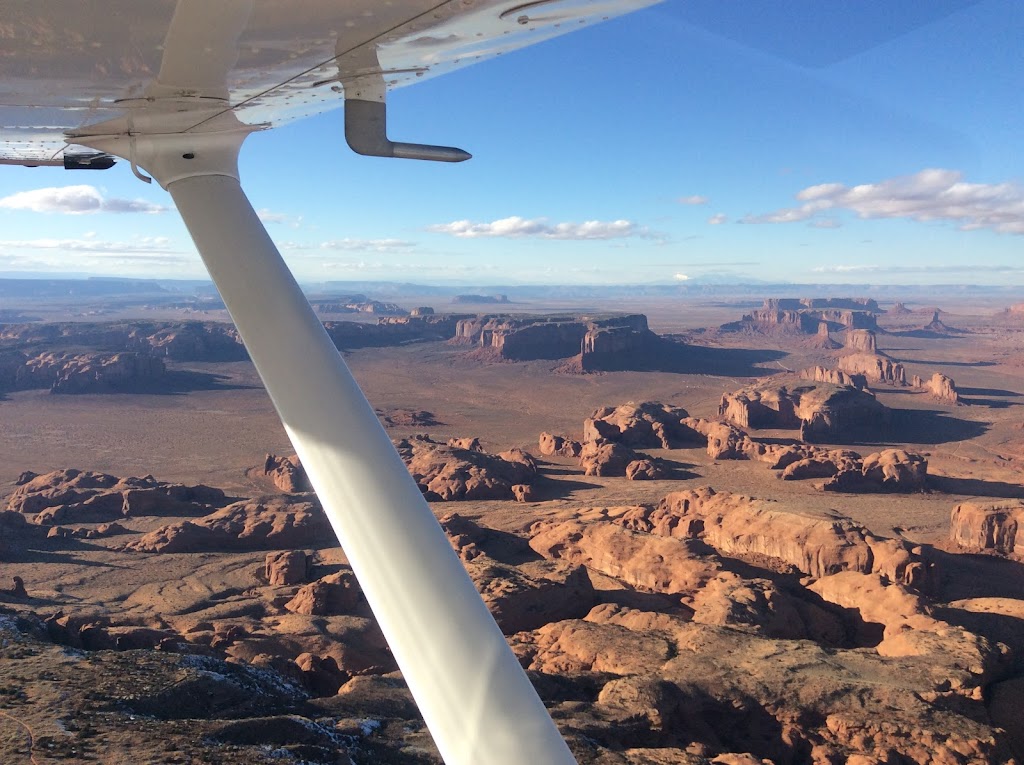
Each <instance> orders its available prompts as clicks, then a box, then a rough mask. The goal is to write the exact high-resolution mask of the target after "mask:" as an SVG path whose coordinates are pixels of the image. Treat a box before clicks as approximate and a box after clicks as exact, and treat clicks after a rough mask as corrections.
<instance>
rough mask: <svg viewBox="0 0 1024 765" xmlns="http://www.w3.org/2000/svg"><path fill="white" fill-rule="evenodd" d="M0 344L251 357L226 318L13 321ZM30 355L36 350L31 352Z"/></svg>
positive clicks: (196, 357) (192, 357) (177, 356)
mask: <svg viewBox="0 0 1024 765" xmlns="http://www.w3.org/2000/svg"><path fill="white" fill-rule="evenodd" d="M0 343H2V344H3V345H5V346H15V347H18V348H21V349H23V350H24V349H31V348H36V349H37V352H38V351H43V350H47V351H53V350H60V349H63V348H66V349H68V350H69V351H73V352H75V353H80V352H81V351H82V349H86V348H87V349H91V350H93V351H103V352H110V353H117V352H120V351H134V352H141V353H149V354H150V355H153V356H160V357H164V358H167V359H171V360H174V361H240V360H243V359H246V358H248V355H247V354H246V351H245V348H244V347H243V346H242V343H241V341H240V340H239V338H238V333H237V332H236V331H235V328H234V327H233V326H232V325H231V324H227V323H223V322H203V321H183V322H152V321H114V322H67V323H53V324H50V323H39V324H9V325H6V326H4V327H3V328H0ZM28 353H29V355H31V354H32V351H31V350H29V351H28Z"/></svg>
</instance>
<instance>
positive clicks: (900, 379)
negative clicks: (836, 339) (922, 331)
mask: <svg viewBox="0 0 1024 765" xmlns="http://www.w3.org/2000/svg"><path fill="white" fill-rule="evenodd" d="M839 369H840V370H842V371H843V372H846V373H847V374H849V375H861V376H862V377H864V378H865V379H866V380H868V381H869V382H880V383H886V384H888V385H900V386H902V385H906V384H907V372H906V370H905V369H904V368H903V365H902V364H901V363H899V362H898V361H893V360H892V359H890V358H889V357H888V356H883V355H882V354H880V353H851V354H850V355H848V356H840V357H839Z"/></svg>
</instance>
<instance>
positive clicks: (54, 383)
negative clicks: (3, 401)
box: [14, 352, 166, 393]
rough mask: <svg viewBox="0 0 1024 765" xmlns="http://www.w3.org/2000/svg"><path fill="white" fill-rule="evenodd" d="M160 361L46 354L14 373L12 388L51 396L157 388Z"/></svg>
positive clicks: (136, 355)
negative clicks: (42, 390)
mask: <svg viewBox="0 0 1024 765" xmlns="http://www.w3.org/2000/svg"><path fill="white" fill-rule="evenodd" d="M165 372H166V369H165V367H164V363H163V361H161V360H160V359H159V358H156V357H155V356H149V355H147V354H143V353H134V352H122V353H113V354H109V353H82V354H73V353H63V352H49V353H41V354H39V355H38V356H35V357H33V358H30V359H28V360H27V361H26V362H25V365H24V366H23V367H21V368H19V369H18V370H17V371H16V373H15V379H14V387H16V388H21V389H28V388H49V389H50V392H51V393H110V392H119V391H137V390H146V389H150V388H153V387H154V386H157V385H159V384H160V383H161V382H162V381H163V378H164V374H165Z"/></svg>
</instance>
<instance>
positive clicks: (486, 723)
mask: <svg viewBox="0 0 1024 765" xmlns="http://www.w3.org/2000/svg"><path fill="white" fill-rule="evenodd" d="M654 1H655V0H539V1H538V2H530V3H526V4H523V3H522V2H521V1H520V2H516V0H512V1H510V0H440V1H439V0H390V1H389V2H387V3H381V2H379V0H346V2H345V3H339V2H337V0H304V2H303V3H299V4H296V3H293V2H288V1H285V0H218V2H216V3H210V2H208V0H177V2H175V3H171V2H170V0H106V2H108V3H110V4H111V6H112V7H114V8H116V11H112V12H111V14H110V15H109V16H108V17H105V18H104V19H103V20H102V23H101V22H99V21H97V20H96V19H94V18H93V15H90V14H93V11H92V10H90V9H91V8H92V5H93V4H80V3H76V2H73V1H72V0H35V2H33V3H32V4H29V5H24V4H19V5H18V6H17V8H16V9H15V8H13V7H12V8H9V9H7V10H9V11H10V13H6V14H4V15H5V20H6V21H8V25H7V27H5V29H15V30H18V29H21V28H22V27H24V28H25V29H32V30H40V29H42V30H45V31H47V32H54V34H52V35H50V36H49V37H48V38H47V39H52V40H56V41H58V42H56V43H52V44H48V45H47V44H39V41H38V40H34V39H28V38H29V37H30V36H28V35H26V39H24V40H23V39H20V38H18V36H17V34H15V35H14V36H13V37H12V38H10V39H7V40H5V53H7V54H8V55H7V56H6V57H5V58H3V59H2V60H0V120H2V122H0V124H4V125H7V126H8V127H5V128H4V134H3V135H2V136H0V164H2V163H9V164H23V165H54V164H63V162H62V159H61V158H60V157H59V155H60V154H61V153H62V150H61V148H60V146H59V142H63V141H64V140H66V141H67V143H68V144H70V145H71V147H72V150H71V151H69V152H64V155H65V157H64V159H65V160H66V158H67V157H69V156H71V157H78V158H79V159H77V160H76V159H74V158H72V160H71V163H72V164H75V163H76V162H78V163H79V164H82V165H84V166H96V167H99V166H101V165H103V164H107V163H109V161H110V157H115V156H116V157H121V158H124V159H126V160H128V161H129V162H130V163H131V165H132V169H133V171H135V172H136V174H137V175H139V177H142V178H144V179H145V177H146V176H144V175H143V173H142V170H140V169H139V168H142V169H144V170H145V171H146V173H148V174H149V175H151V176H152V177H153V178H154V179H156V180H157V182H159V183H160V185H161V186H162V187H163V188H165V189H166V190H167V191H168V192H169V193H170V195H171V197H172V199H173V200H174V203H175V205H176V206H177V208H178V210H179V211H180V213H181V216H182V218H183V220H184V222H185V224H186V226H187V227H188V229H189V233H190V234H191V236H192V239H193V241H194V242H195V244H196V247H197V249H198V250H199V253H200V255H201V256H202V259H203V261H204V263H205V264H206V267H207V269H208V270H209V273H210V276H211V277H212V278H213V281H214V283H215V284H216V286H217V289H218V290H219V291H220V294H221V296H222V298H223V300H224V303H225V305H226V306H227V309H228V311H229V312H230V314H231V317H232V319H233V320H234V322H235V324H236V326H237V328H238V332H239V335H240V336H241V338H242V341H243V342H244V343H245V346H246V348H247V349H248V351H249V354H250V356H251V358H252V361H253V364H254V365H255V367H256V370H257V371H258V373H259V375H260V377H261V379H262V380H263V383H264V385H265V386H266V389H267V392H268V393H269V394H270V398H271V400H272V401H273V403H274V407H275V408H276V409H277V412H278V414H279V415H280V417H281V421H282V422H283V424H284V427H285V430H286V431H287V433H288V436H289V438H290V439H291V441H292V444H293V445H294V447H295V450H296V452H297V454H298V455H299V457H300V459H301V460H302V464H303V465H304V467H305V468H306V471H307V473H308V475H309V479H310V482H311V483H312V485H313V487H314V488H315V489H316V492H317V495H318V496H319V498H320V501H321V504H322V505H323V508H324V511H325V512H326V514H327V516H328V518H329V519H330V522H331V525H332V527H333V528H334V530H335V532H336V533H337V536H338V539H339V540H340V542H341V544H342V547H343V548H344V549H345V553H346V555H347V556H348V559H349V562H350V563H351V565H352V569H353V571H354V572H355V574H356V576H357V577H358V579H359V582H360V585H361V586H362V589H363V592H364V593H365V595H366V599H367V602H368V603H369V605H370V607H371V608H372V609H373V612H374V615H375V616H376V618H377V621H378V623H379V625H380V628H381V630H382V632H383V633H384V636H385V637H386V638H387V641H388V644H389V646H390V647H391V650H392V652H393V653H394V655H395V659H396V660H397V662H398V665H399V667H400V668H401V670H402V673H403V675H404V677H405V680H406V682H407V683H408V685H409V688H410V690H411V691H412V694H413V696H414V698H415V699H416V702H417V704H418V705H419V708H420V711H421V712H422V714H423V717H424V720H425V721H426V723H427V726H428V727H429V729H430V732H431V734H432V735H433V737H434V741H435V742H436V744H437V746H438V749H439V750H440V752H441V755H442V757H444V760H445V762H446V763H447V765H572V764H573V763H575V760H574V758H573V756H572V754H571V753H570V751H569V749H568V747H567V746H566V744H565V741H564V740H563V739H562V737H561V735H560V734H559V732H558V729H557V728H556V727H555V725H554V723H553V722H552V720H551V718H550V716H549V715H548V713H547V710H546V709H545V708H544V705H543V703H542V702H541V701H540V698H539V697H538V696H537V694H536V691H535V690H534V689H533V687H532V685H531V684H530V682H529V679H528V678H527V676H526V673H525V672H524V671H523V669H522V667H520V665H519V663H518V661H517V660H516V658H515V656H514V655H513V653H512V651H511V650H510V649H509V647H508V644H507V642H506V641H505V638H504V636H503V635H502V633H501V631H500V630H499V629H498V627H497V625H496V624H495V622H494V619H493V618H492V617H491V615H490V613H489V612H488V610H487V607H486V606H485V605H484V603H483V601H482V600H481V598H480V596H479V594H478V593H477V591H476V589H475V587H474V585H473V583H472V581H471V580H470V578H469V576H468V574H467V573H466V571H465V569H464V567H463V566H462V563H461V561H460V560H459V558H458V556H457V555H456V554H455V552H454V550H453V549H452V547H451V545H450V544H449V542H448V539H447V537H446V536H445V534H444V532H443V531H442V530H441V527H440V525H439V524H438V523H437V520H436V519H435V518H434V515H433V513H432V511H431V509H430V506H429V505H428V504H427V503H426V501H425V500H424V498H423V495H422V494H421V493H420V491H419V488H418V487H417V485H416V483H415V482H414V481H413V479H412V477H411V476H410V475H409V473H408V471H407V470H406V468H405V465H404V463H403V462H402V460H401V458H400V457H399V455H398V454H397V452H396V451H395V449H394V447H393V445H392V444H391V440H390V438H389V437H388V435H387V433H386V432H385V431H384V429H383V427H382V425H381V424H380V422H379V420H378V419H377V417H376V414H375V413H374V411H373V409H372V408H371V407H370V405H369V404H368V403H367V401H366V399H365V397H364V396H363V394H362V391H361V390H360V389H359V387H358V385H357V384H356V382H355V380H354V379H353V377H352V375H351V373H350V372H349V370H348V368H347V366H346V365H345V362H344V361H343V360H342V358H341V355H340V354H339V353H338V351H337V349H336V348H335V347H334V344H333V343H332V342H331V340H330V338H329V337H328V335H327V333H326V331H325V330H324V328H323V325H322V324H321V323H320V321H319V319H318V318H317V317H316V315H315V313H314V312H313V310H312V308H311V307H310V305H309V303H308V302H307V300H306V298H305V296H304V295H303V293H302V291H301V290H300V288H299V286H298V284H297V283H296V281H295V279H294V277H293V276H292V274H291V272H290V271H289V270H288V267H287V265H286V264H285V262H284V261H283V259H282V258H281V255H280V253H279V252H278V250H277V248H276V247H275V245H274V243H273V241H272V240H271V239H270V237H269V236H268V234H267V232H266V230H265V229H264V227H263V225H262V223H261V222H260V220H259V217H258V216H257V215H256V213H255V212H254V210H253V208H252V206H251V205H250V203H249V200H248V199H247V198H246V196H245V193H244V192H243V190H242V187H241V184H240V182H239V179H238V166H237V158H238V151H239V149H240V147H241V145H242V143H243V142H244V140H245V138H246V137H247V136H248V135H249V134H250V133H251V132H253V131H255V130H261V129H265V128H267V127H273V126H274V125H277V124H282V123H284V122H287V121H289V120H292V119H296V118H298V117H301V116H308V115H309V114H311V113H316V112H318V111H324V110H326V109H328V108H336V107H337V105H339V103H340V100H341V99H340V94H341V93H343V92H344V94H345V96H346V98H348V99H349V102H348V104H347V107H346V120H345V121H346V137H347V139H348V141H349V143H350V144H351V145H352V146H353V148H354V149H355V150H356V151H357V152H361V153H365V154H371V155H378V156H393V157H408V158H415V159H435V160H442V161H461V160H464V159H468V158H469V155H468V154H466V153H465V152H463V151H462V150H460V149H454V148H450V147H434V146H425V145H419V144H403V143H396V142H392V141H391V140H390V139H388V138H387V132H386V123H385V118H386V106H385V95H386V90H387V89H388V88H389V87H396V86H399V85H403V84H408V83H410V82H415V81H417V79H418V78H421V77H424V76H428V75H432V74H438V73H442V72H444V71H449V70H451V69H454V68H457V67H459V66H463V65H465V64H468V63H472V62H473V61H477V60H481V59H484V58H488V57H490V56H494V55H498V54H500V53H503V52H505V51H509V50H514V49H515V48H518V47H522V46H524V45H529V44H532V43H534V42H540V41H542V40H545V39H549V38H550V37H554V36H556V35H558V34H561V33H563V32H565V31H568V30H569V29H572V28H575V27H576V26H577V25H578V24H584V23H587V22H589V21H593V20H599V19H602V18H608V17H610V16H615V15H619V14H621V13H625V12H628V11H630V10H634V9H636V8H640V7H643V6H646V5H650V4H652V3H653V2H654ZM5 5H6V3H5V0H0V10H4V6H5ZM87 6H88V7H87ZM12 18H13V19H14V20H13V21H11V19H12ZM19 24H20V26H19ZM64 28H66V29H67V30H68V32H67V34H64V35H62V34H60V33H59V32H60V30H62V29H64ZM81 30H86V31H87V33H83V32H82V31H81ZM72 32H74V34H72ZM157 32H162V36H157ZM3 34H9V33H7V32H0V37H2V36H3ZM65 39H67V40H74V41H78V42H75V44H72V45H70V46H69V45H62V44H61V43H60V41H62V40H65ZM154 51H159V54H158V55H154ZM12 62H14V64H13V65H12ZM22 62H23V63H22ZM12 66H14V68H15V69H16V71H9V70H11V67H12ZM90 67H92V68H90ZM33 110H34V111H33ZM55 126H56V127H55ZM55 131H56V132H55ZM55 146H56V147H57V148H56V149H55ZM78 147H86V148H88V149H91V150H93V151H96V152H101V154H91V155H87V154H81V153H77V152H80V149H79V148H78Z"/></svg>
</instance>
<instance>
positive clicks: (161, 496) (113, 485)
mask: <svg viewBox="0 0 1024 765" xmlns="http://www.w3.org/2000/svg"><path fill="white" fill-rule="evenodd" d="M28 475H32V476H33V477H32V478H30V479H29V480H27V481H24V482H23V483H21V484H20V485H19V486H18V487H17V488H16V489H15V490H14V492H12V493H11V495H10V497H9V498H8V504H7V507H8V509H9V510H14V511H17V512H20V513H29V514H32V513H34V514H36V516H35V518H34V519H33V522H34V523H38V524H42V525H53V524H57V523H69V522H78V523H101V522H104V521H111V520H114V519H117V518H121V517H123V516H137V515H202V514H205V513H208V512H210V510H211V509H213V508H214V507H219V506H221V505H223V504H224V503H225V502H226V498H225V496H224V492H222V491H221V490H220V489H214V488H211V487H209V486H203V485H197V486H184V485H181V484H169V483H164V482H162V481H157V480H156V479H155V478H153V477H152V476H146V477H144V478H117V477H116V476H112V475H107V474H105V473H93V472H89V471H82V470H74V469H68V470H56V471H54V472H52V473H47V474H45V475H40V476H37V475H35V474H34V473H32V474H26V477H27V476H28Z"/></svg>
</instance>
